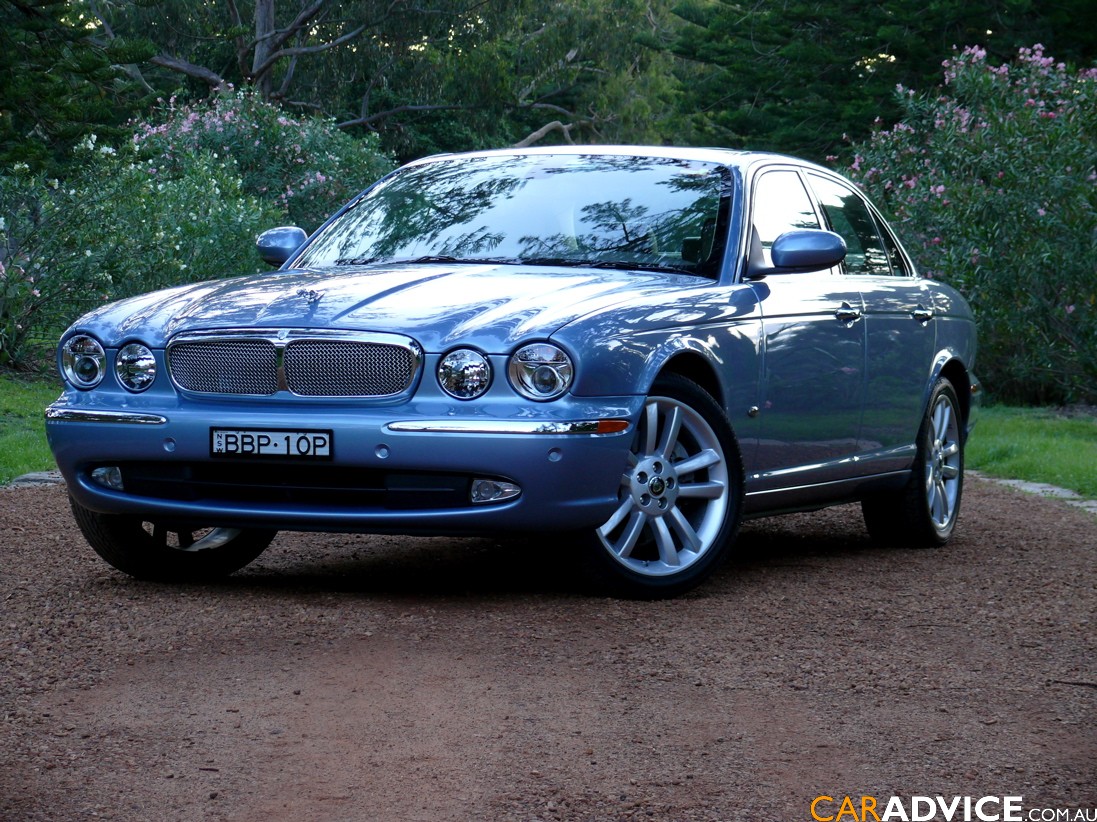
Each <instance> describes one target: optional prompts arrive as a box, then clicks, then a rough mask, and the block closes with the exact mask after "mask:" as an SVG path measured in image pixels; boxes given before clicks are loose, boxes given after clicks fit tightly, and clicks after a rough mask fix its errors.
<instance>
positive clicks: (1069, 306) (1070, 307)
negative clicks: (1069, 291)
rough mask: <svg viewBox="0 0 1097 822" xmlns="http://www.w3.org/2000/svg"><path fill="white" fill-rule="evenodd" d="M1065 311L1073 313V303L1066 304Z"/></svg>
mask: <svg viewBox="0 0 1097 822" xmlns="http://www.w3.org/2000/svg"><path fill="white" fill-rule="evenodd" d="M1066 312H1067V313H1068V314H1073V313H1074V306H1073V305H1068V306H1067V307H1066Z"/></svg>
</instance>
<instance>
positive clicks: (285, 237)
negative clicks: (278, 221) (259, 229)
mask: <svg viewBox="0 0 1097 822" xmlns="http://www.w3.org/2000/svg"><path fill="white" fill-rule="evenodd" d="M306 239H308V235H307V234H305V232H304V230H303V229H300V228H298V227H297V226H295V225H292V226H291V225H284V226H279V227H278V228H271V229H268V230H267V231H264V232H263V233H262V234H260V235H259V239H257V240H256V241H255V247H256V248H257V249H258V250H259V256H260V257H261V258H262V260H263V262H265V263H270V264H271V265H282V263H284V262H285V261H286V260H288V259H289V258H290V257H292V256H293V254H294V252H295V251H297V249H299V248H300V247H301V244H302V243H304V242H305V240H306Z"/></svg>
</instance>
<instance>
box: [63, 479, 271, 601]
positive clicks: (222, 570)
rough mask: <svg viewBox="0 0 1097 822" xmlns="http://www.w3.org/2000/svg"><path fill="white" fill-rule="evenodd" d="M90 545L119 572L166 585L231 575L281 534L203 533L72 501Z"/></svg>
mask: <svg viewBox="0 0 1097 822" xmlns="http://www.w3.org/2000/svg"><path fill="white" fill-rule="evenodd" d="M69 503H70V504H71V505H72V513H73V515H74V516H75V518H76V524H77V525H78V526H80V531H81V532H82V533H83V534H84V538H85V539H86V540H87V541H88V544H89V545H91V547H92V548H93V549H94V550H95V553H97V554H98V555H99V556H100V557H102V558H103V559H105V560H106V561H107V562H108V563H109V564H110V565H112V566H113V567H115V568H117V569H118V570H119V571H122V572H124V573H127V574H129V575H130V576H133V577H137V578H138V579H151V580H158V581H162V582H197V581H203V580H210V579H217V578H219V577H224V576H228V575H229V574H231V573H232V572H233V571H238V570H239V569H241V568H243V567H244V566H245V565H247V564H248V563H249V562H251V561H252V560H253V559H255V558H256V557H258V556H259V555H260V554H261V553H263V551H264V550H265V549H266V547H267V546H268V545H270V543H271V540H273V539H274V537H275V535H276V534H277V533H278V532H277V531H267V530H258V529H242V528H201V527H196V526H190V525H186V526H184V525H173V524H164V523H158V522H149V521H145V520H142V519H141V518H140V517H130V516H124V515H120V514H102V513H99V512H98V511H92V510H90V509H88V508H85V507H84V506H82V505H80V503H78V502H76V500H74V499H72V498H71V497H70V498H69Z"/></svg>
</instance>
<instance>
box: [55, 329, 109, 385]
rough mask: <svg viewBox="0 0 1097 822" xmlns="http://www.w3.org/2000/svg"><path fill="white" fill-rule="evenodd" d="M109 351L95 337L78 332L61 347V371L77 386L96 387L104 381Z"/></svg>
mask: <svg viewBox="0 0 1097 822" xmlns="http://www.w3.org/2000/svg"><path fill="white" fill-rule="evenodd" d="M106 361H107V352H106V351H104V350H103V346H102V345H100V344H99V341H98V340H97V339H95V337H89V336H88V335H87V334H77V335H76V336H75V337H71V338H69V340H68V341H67V342H66V343H65V345H64V347H63V348H62V349H61V373H62V374H63V376H64V377H65V379H66V380H68V381H69V383H70V384H71V385H74V386H76V387H77V388H95V386H97V385H99V383H100V382H102V381H103V374H104V373H105V367H106Z"/></svg>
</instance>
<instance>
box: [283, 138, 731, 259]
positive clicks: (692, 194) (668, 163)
mask: <svg viewBox="0 0 1097 822" xmlns="http://www.w3.org/2000/svg"><path fill="white" fill-rule="evenodd" d="M730 179H731V177H730V174H729V172H728V171H727V169H726V168H724V167H722V166H719V165H715V164H713V163H704V162H695V161H690V160H683V159H672V158H665V157H632V156H625V155H621V156H591V155H574V154H560V155H519V154H516V155H489V156H482V157H462V158H450V159H440V160H436V161H432V162H429V163H426V164H422V165H418V166H412V167H409V168H407V169H405V170H403V171H400V172H398V173H396V174H395V175H393V176H392V177H390V178H389V179H387V180H385V181H383V182H381V183H379V184H378V185H377V186H375V187H374V188H372V189H371V190H370V191H368V192H367V193H366V194H365V195H363V197H362V198H361V199H360V200H359V201H358V202H357V203H355V204H354V205H353V206H352V207H351V208H350V209H349V210H348V211H347V212H346V213H344V214H343V215H342V216H341V217H340V218H339V219H338V220H336V221H335V222H334V223H332V224H331V225H329V226H328V227H327V228H326V229H324V231H323V232H322V233H321V234H320V236H319V237H317V238H316V240H315V241H314V242H312V243H311V244H310V245H309V247H308V248H307V249H306V250H305V251H304V253H303V255H302V256H301V258H300V259H298V260H297V261H296V265H298V266H321V265H369V264H372V263H400V262H409V261H421V262H422V261H431V260H439V261H446V262H450V261H452V262H482V261H488V262H502V263H511V262H522V263H527V264H534V265H536V264H542V265H572V266H580V265H583V266H586V265H592V266H598V267H606V268H638V269H645V270H646V269H667V270H672V271H680V272H683V273H689V274H702V275H706V276H716V274H718V269H719V263H720V260H721V259H722V257H723V247H724V236H725V235H726V233H727V217H726V214H727V209H728V201H729V199H730V190H729V189H730V185H731V184H730V182H729V181H730Z"/></svg>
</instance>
